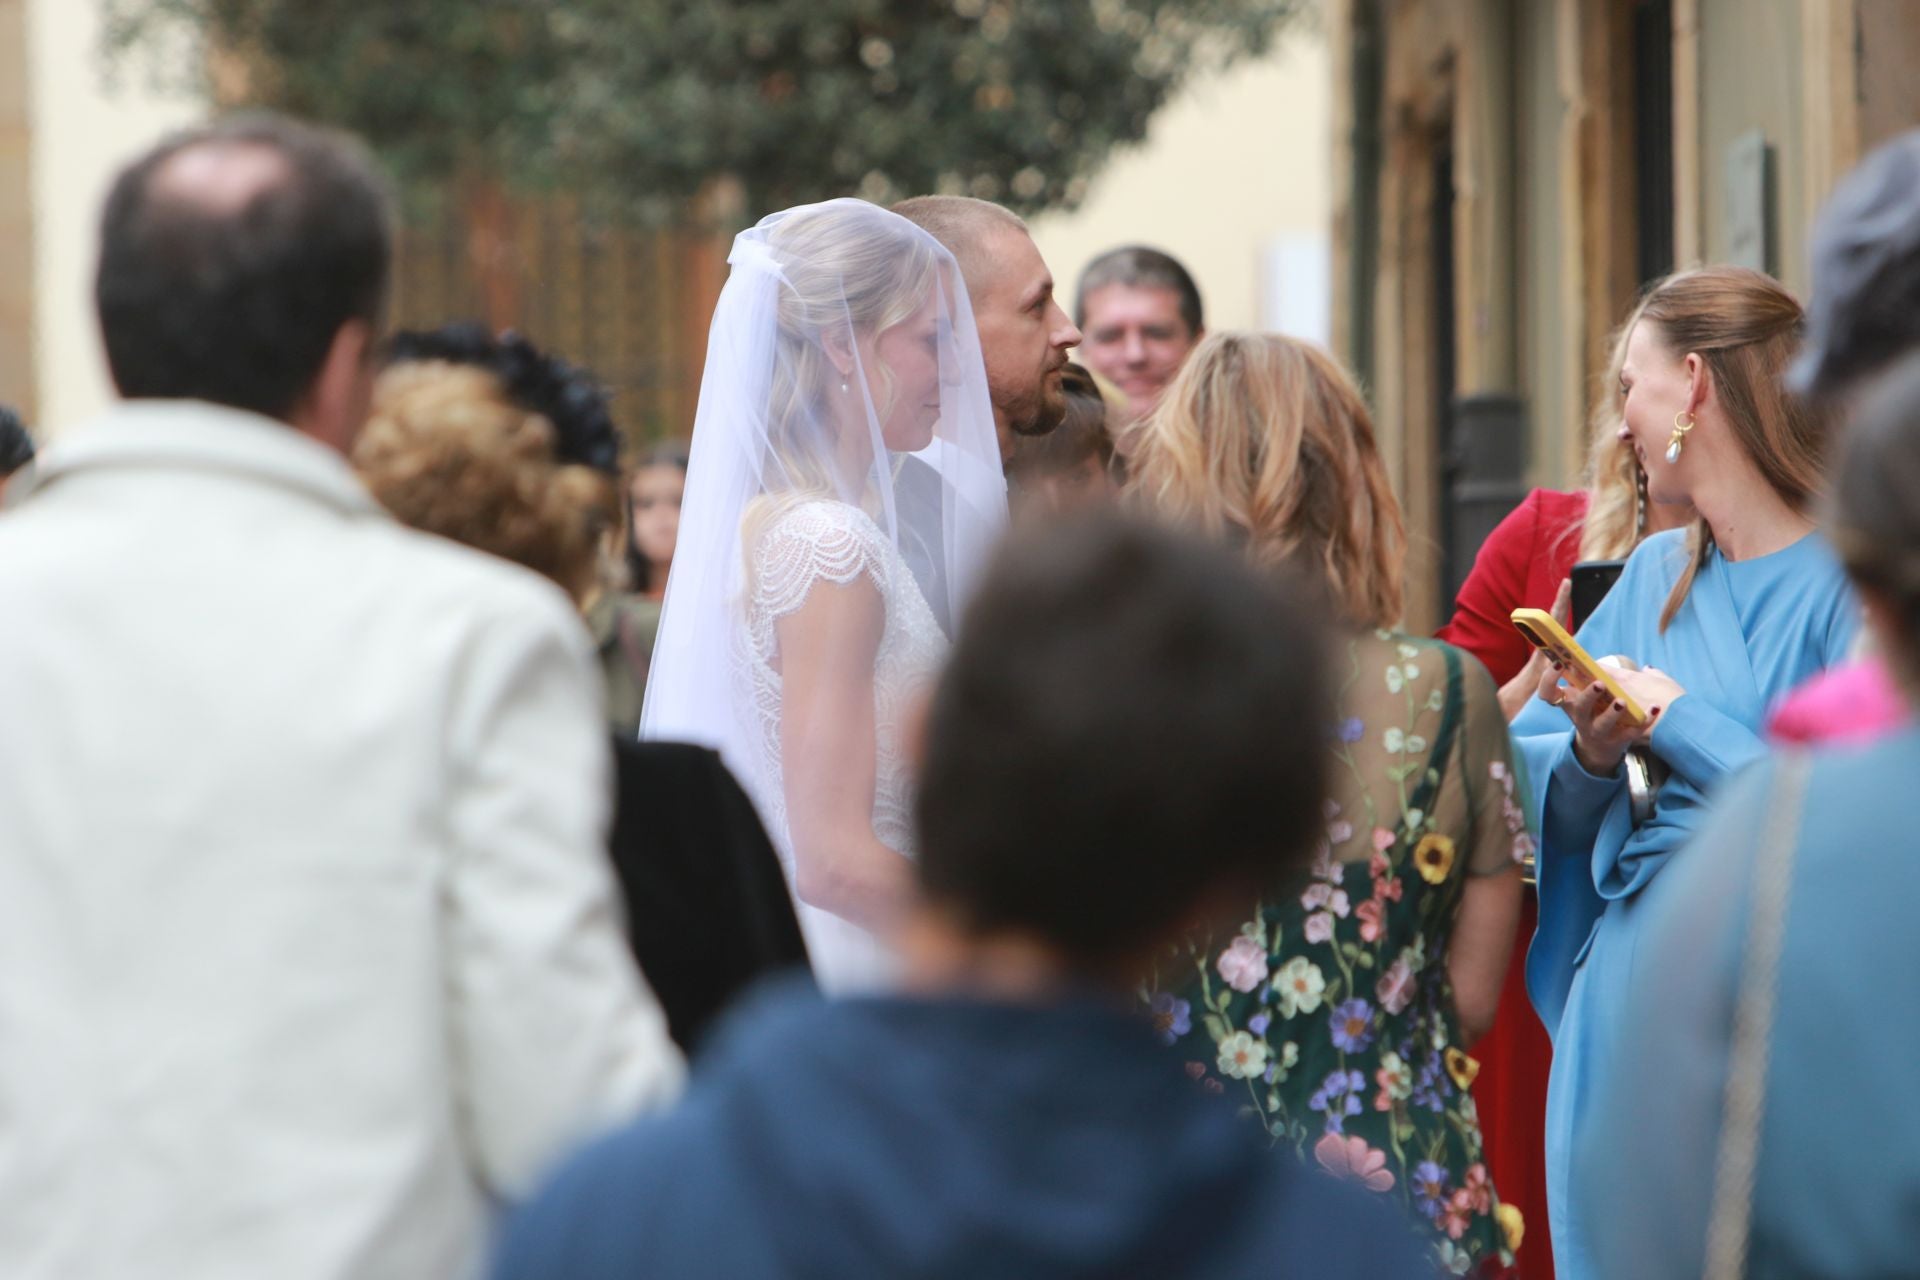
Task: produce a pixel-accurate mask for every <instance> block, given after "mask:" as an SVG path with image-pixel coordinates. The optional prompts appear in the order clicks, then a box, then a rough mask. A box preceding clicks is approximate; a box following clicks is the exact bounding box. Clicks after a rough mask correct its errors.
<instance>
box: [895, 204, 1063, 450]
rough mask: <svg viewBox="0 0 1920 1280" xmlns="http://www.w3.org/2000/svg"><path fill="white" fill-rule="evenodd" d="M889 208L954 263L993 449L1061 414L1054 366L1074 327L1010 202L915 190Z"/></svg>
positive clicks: (1040, 430) (1046, 426) (1036, 431)
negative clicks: (988, 409)
mask: <svg viewBox="0 0 1920 1280" xmlns="http://www.w3.org/2000/svg"><path fill="white" fill-rule="evenodd" d="M893 211H894V212H895V213H897V214H899V215H900V216H901V217H903V218H905V219H907V220H908V221H909V222H913V223H916V224H917V225H919V226H920V227H921V228H922V229H923V230H925V231H926V232H927V234H928V235H931V236H932V237H933V238H934V239H935V240H938V241H939V242H940V243H941V244H943V245H945V246H946V247H947V250H948V252H950V253H952V254H953V256H954V260H955V261H957V262H958V263H959V264H960V274H961V276H962V277H964V278H965V280H966V282H967V298H968V300H969V302H970V303H971V304H972V307H973V319H974V324H975V326H976V327H977V328H978V329H979V331H980V354H981V356H982V358H983V359H984V360H985V362H986V366H987V390H988V392H989V393H990V394H991V395H992V397H993V416H994V424H995V426H996V427H998V428H999V432H1000V455H1001V458H1002V459H1003V460H1005V459H1007V458H1010V457H1012V456H1013V438H1014V437H1015V436H1037V435H1045V434H1046V433H1047V432H1049V431H1051V430H1053V429H1054V428H1055V427H1056V426H1058V425H1059V424H1060V419H1061V418H1062V417H1063V416H1064V415H1065V414H1066V411H1067V401H1066V393H1065V392H1064V391H1063V390H1061V382H1060V379H1061V372H1062V370H1064V369H1065V368H1066V365H1067V352H1068V351H1069V350H1071V349H1072V348H1073V347H1074V346H1076V345H1078V343H1079V341H1080V330H1079V329H1077V328H1075V327H1074V324H1073V321H1072V320H1070V319H1068V318H1067V313H1066V312H1065V311H1063V310H1061V309H1060V304H1059V303H1058V302H1056V301H1055V300H1054V296H1053V273H1052V272H1051V271H1049V270H1048V269H1047V264H1046V262H1045V261H1043V260H1042V259H1041V257H1040V250H1039V248H1038V247H1037V246H1036V245H1035V244H1034V243H1033V236H1032V235H1031V234H1029V233H1028V231H1027V224H1026V223H1024V222H1022V221H1021V220H1020V219H1019V217H1018V216H1016V215H1015V214H1014V213H1013V212H1012V211H1011V210H1008V209H1003V208H1001V207H1000V206H999V205H997V204H991V203H989V202H988V201H985V200H972V199H969V198H967V197H966V196H915V197H914V198H913V199H911V200H902V201H901V202H900V203H899V204H896V205H895V206H893Z"/></svg>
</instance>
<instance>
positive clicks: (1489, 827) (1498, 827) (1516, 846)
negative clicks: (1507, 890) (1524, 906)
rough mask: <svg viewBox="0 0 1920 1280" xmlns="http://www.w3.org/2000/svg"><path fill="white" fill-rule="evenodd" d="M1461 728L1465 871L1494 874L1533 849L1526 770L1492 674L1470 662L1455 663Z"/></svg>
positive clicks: (1459, 748)
mask: <svg viewBox="0 0 1920 1280" xmlns="http://www.w3.org/2000/svg"><path fill="white" fill-rule="evenodd" d="M1460 681H1461V685H1462V689H1461V698H1460V702H1461V712H1460V717H1461V718H1460V728H1459V730H1458V736H1457V737H1456V738H1455V757H1456V765H1457V769H1456V772H1457V774H1458V777H1459V783H1460V786H1461V788H1462V789H1463V790H1464V792H1465V803H1466V811H1467V815H1468V828H1467V829H1468V832H1469V837H1470V840H1471V845H1470V847H1469V848H1468V849H1467V850H1465V852H1466V855H1467V859H1466V862H1467V874H1468V875H1471V876H1491V875H1498V874H1499V873H1500V872H1502V871H1506V870H1509V869H1510V868H1512V867H1515V866H1518V865H1520V864H1521V863H1522V862H1524V861H1525V859H1526V858H1527V857H1528V855H1530V854H1531V853H1532V852H1533V833H1532V831H1531V830H1530V829H1529V827H1528V825H1527V814H1526V808H1527V801H1528V790H1527V783H1526V770H1525V767H1524V766H1523V765H1522V763H1521V761H1520V757H1519V756H1518V754H1517V753H1516V752H1515V751H1514V748H1513V738H1512V736H1511V735H1510V734H1508V732H1507V722H1506V717H1505V716H1504V715H1502V714H1501V712H1500V699H1499V696H1498V694H1497V692H1496V691H1495V689H1494V686H1493V679H1492V677H1491V676H1489V675H1488V674H1487V672H1486V670H1485V669H1484V668H1482V667H1480V666H1478V665H1476V664H1475V663H1472V662H1463V663H1461V664H1460Z"/></svg>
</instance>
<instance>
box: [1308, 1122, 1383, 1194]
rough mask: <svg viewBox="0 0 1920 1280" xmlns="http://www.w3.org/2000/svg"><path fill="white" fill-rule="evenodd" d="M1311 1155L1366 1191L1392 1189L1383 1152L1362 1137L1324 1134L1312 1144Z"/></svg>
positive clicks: (1332, 1171) (1331, 1171)
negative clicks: (1368, 1143)
mask: <svg viewBox="0 0 1920 1280" xmlns="http://www.w3.org/2000/svg"><path fill="white" fill-rule="evenodd" d="M1313 1158H1314V1159H1315V1160H1317V1161H1319V1162H1320V1167H1321V1168H1322V1169H1325V1170H1326V1171H1327V1172H1328V1173H1330V1174H1332V1175H1333V1176H1334V1177H1336V1178H1349V1179H1352V1180H1353V1181H1356V1182H1358V1183H1360V1184H1361V1185H1362V1186H1364V1187H1365V1188H1366V1189H1367V1190H1369V1191H1391V1190H1393V1172H1392V1170H1390V1169H1388V1168H1387V1153H1386V1152H1384V1151H1380V1150H1376V1149H1375V1148H1373V1147H1370V1146H1368V1145H1367V1142H1366V1139H1364V1138H1351V1137H1342V1136H1340V1135H1339V1134H1334V1133H1329V1134H1326V1135H1324V1136H1322V1137H1321V1139H1320V1141H1318V1142H1316V1143H1314V1144H1313Z"/></svg>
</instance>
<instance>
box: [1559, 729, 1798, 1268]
mask: <svg viewBox="0 0 1920 1280" xmlns="http://www.w3.org/2000/svg"><path fill="white" fill-rule="evenodd" d="M1774 776H1775V769H1774V767H1773V766H1772V765H1771V764H1763V765H1761V766H1759V767H1758V768H1756V769H1753V770H1750V771H1748V772H1746V773H1743V774H1742V775H1741V776H1740V777H1739V778H1738V779H1735V780H1733V781H1731V782H1730V783H1729V784H1728V785H1727V787H1726V789H1725V791H1724V793H1723V796H1722V800H1721V802H1720V804H1718V805H1717V806H1716V810H1715V812H1714V814H1713V816H1712V817H1711V818H1710V819H1709V820H1708V822H1707V824H1706V826H1704V827H1702V828H1701V829H1700V831H1699V833H1698V834H1697V835H1696V836H1695V838H1694V841H1693V842H1692V844H1691V845H1689V846H1688V848H1687V850H1686V852H1685V853H1684V854H1683V856H1681V857H1680V858H1679V859H1678V860H1677V861H1676V862H1675V864H1674V865H1673V867H1671V868H1670V869H1669V870H1668V871H1667V872H1666V873H1665V874H1666V875H1667V876H1668V877H1676V878H1674V879H1670V880H1669V881H1668V882H1667V891H1665V892H1662V893H1660V894H1658V895H1654V896H1650V897H1649V898H1647V899H1645V914H1644V915H1643V916H1642V917H1641V919H1640V926H1639V938H1638V943H1637V947H1636V960H1635V962H1634V966H1633V972H1632V975H1631V978H1630V981H1629V985H1628V987H1627V989H1626V992H1625V994H1624V996H1623V1001H1622V1006H1621V1007H1623V1008H1626V1009H1631V1010H1633V1011H1634V1016H1633V1017H1631V1018H1626V1019H1623V1020H1622V1021H1621V1023H1620V1024H1619V1038H1618V1040H1617V1041H1616V1043H1615V1046H1614V1054H1615V1056H1614V1060H1613V1063H1612V1066H1611V1067H1610V1069H1609V1070H1608V1071H1607V1072H1605V1073H1604V1075H1603V1076H1602V1077H1601V1078H1600V1079H1599V1080H1598V1081H1597V1083H1596V1087H1595V1092H1594V1094H1593V1099H1592V1103H1591V1105H1590V1106H1589V1107H1588V1108H1587V1109H1586V1112H1585V1114H1584V1116H1583V1118H1582V1119H1581V1120H1580V1121H1579V1123H1578V1125H1577V1127H1576V1129H1575V1131H1574V1134H1573V1143H1572V1146H1573V1151H1574V1158H1573V1160H1572V1161H1571V1166H1570V1175H1569V1182H1568V1195H1569V1196H1570V1197H1576V1198H1578V1199H1579V1200H1580V1201H1581V1202H1582V1203H1584V1204H1587V1205H1590V1206H1592V1208H1591V1214H1592V1218H1593V1221H1595V1222H1614V1223H1625V1222H1630V1223H1633V1224H1634V1226H1633V1229H1632V1230H1631V1231H1600V1232H1596V1233H1595V1235H1594V1239H1593V1246H1594V1253H1595V1256H1596V1261H1597V1262H1598V1263H1599V1264H1600V1268H1599V1272H1598V1274H1602V1275H1609V1276H1633V1277H1635V1280H1687V1278H1695V1277H1698V1276H1700V1275H1701V1274H1702V1269H1703V1267H1704V1265H1705V1261H1706V1259H1705V1249H1704V1246H1705V1242H1706V1235H1707V1231H1706V1227H1707V1222H1708V1219H1709V1218H1710V1217H1711V1214H1712V1194H1713V1178H1712V1176H1711V1175H1712V1170H1713V1164H1714V1159H1715V1156H1716V1155H1717V1153H1718V1151H1719V1146H1720V1120H1721V1113H1722V1108H1723V1103H1724V1097H1725V1089H1726V1078H1727V1071H1728V1067H1729V1046H1730V1043H1731V1037H1732V1024H1733V1008H1734V1002H1735V999H1736V996H1737V992H1738V988H1739V975H1740V973H1741V971H1742V962H1743V951H1744V946H1745V939H1746V928H1747V921H1748V915H1749V912H1750V910H1751V900H1752V898H1751V894H1752V885H1751V877H1750V874H1749V871H1750V868H1751V866H1752V860H1753V850H1754V848H1755V846H1756V845H1757V843H1758V842H1759V840H1760V837H1761V834H1762V831H1763V829H1764V825H1765V823H1766V821H1767V817H1768V804H1767V797H1768V795H1769V794H1770V792H1771V789H1772V786H1773V782H1774ZM1781 977H1782V979H1783V980H1785V979H1787V978H1788V977H1789V975H1788V974H1786V973H1784V972H1783V973H1782V974H1781Z"/></svg>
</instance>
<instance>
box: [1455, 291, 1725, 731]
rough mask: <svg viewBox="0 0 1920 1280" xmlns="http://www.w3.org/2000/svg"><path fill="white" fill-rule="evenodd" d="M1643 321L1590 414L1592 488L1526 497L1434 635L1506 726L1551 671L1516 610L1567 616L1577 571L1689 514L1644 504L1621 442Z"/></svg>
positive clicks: (1635, 468) (1642, 480) (1622, 341)
mask: <svg viewBox="0 0 1920 1280" xmlns="http://www.w3.org/2000/svg"><path fill="white" fill-rule="evenodd" d="M1638 318H1639V308H1638V306H1636V307H1635V309H1634V311H1633V313H1632V314H1630V315H1629V316H1628V317H1627V320H1626V322H1625V323H1624V324H1622V325H1621V326H1620V328H1619V329H1618V330H1617V331H1616V332H1615V333H1614V336H1613V344H1612V349H1611V353H1610V355H1609V358H1608V361H1607V368H1606V371H1605V374H1604V375H1603V376H1602V378H1601V380H1600V388H1599V394H1598V395H1597V396H1596V397H1595V399H1594V404H1593V410H1592V414H1591V428H1590V439H1591V441H1592V443H1591V445H1590V446H1589V451H1588V457H1587V484H1586V487H1585V488H1583V489H1576V490H1572V491H1561V490H1555V489H1534V490H1532V491H1530V492H1529V493H1528V494H1527V496H1526V498H1525V499H1524V500H1523V501H1522V502H1521V503H1520V505H1519V506H1518V507H1516V508H1515V509H1514V510H1513V511H1512V512H1511V513H1509V514H1508V515H1507V517H1506V518H1505V519H1504V520H1502V521H1501V522H1500V523H1499V524H1498V525H1496V526H1495V527H1494V530H1493V532H1492V533H1490V534H1488V535H1487V540H1486V541H1485V542H1484V543H1482V544H1481V546H1480V550H1479V552H1478V553H1477V554H1475V556H1474V558H1473V568H1472V570H1470V571H1469V572H1468V574H1467V578H1466V581H1465V582H1463V583H1462V584H1461V585H1460V594H1459V595H1458V596H1457V597H1456V598H1455V600H1454V605H1453V616H1452V617H1451V618H1449V619H1448V620H1447V623H1446V625H1445V626H1443V627H1441V628H1440V630H1439V632H1438V633H1437V634H1438V635H1439V637H1440V639H1442V640H1445V641H1446V642H1447V643H1448V644H1454V645H1458V646H1459V647H1461V648H1462V649H1465V650H1466V651H1467V652H1468V653H1471V654H1472V655H1473V656H1474V657H1476V658H1478V659H1480V661H1481V662H1482V663H1483V664H1485V666H1486V668H1487V670H1488V672H1490V673H1491V674H1492V676H1493V678H1494V681H1495V683H1497V684H1498V685H1499V686H1500V707H1501V710H1502V711H1504V712H1505V713H1506V716H1507V719H1509V720H1511V719H1513V718H1514V717H1515V716H1517V715H1519V714H1520V712H1521V710H1522V709H1524V708H1525V707H1526V705H1527V703H1528V701H1529V700H1531V699H1532V697H1533V695H1534V691H1535V690H1537V689H1538V688H1539V687H1540V677H1541V675H1542V674H1543V673H1544V672H1545V670H1546V663H1547V659H1546V657H1545V655H1543V654H1542V653H1541V652H1540V651H1539V650H1537V649H1535V648H1534V647H1533V646H1532V645H1531V644H1528V643H1527V639H1526V637H1525V636H1523V635H1521V634H1520V631H1519V629H1518V628H1516V627H1515V626H1514V625H1513V611H1514V610H1515V609H1519V608H1533V609H1547V610H1549V611H1552V612H1559V613H1562V614H1564V612H1565V605H1566V602H1565V601H1563V600H1562V599H1561V592H1562V590H1563V588H1564V587H1565V586H1566V585H1567V580H1568V575H1569V573H1570V572H1571V571H1572V569H1573V566H1574V565H1575V564H1578V563H1580V562H1581V561H1583V560H1624V559H1626V558H1627V557H1628V556H1629V555H1631V554H1632V552H1633V549H1634V548H1635V547H1637V546H1639V545H1640V543H1641V541H1642V540H1643V539H1645V538H1646V536H1647V535H1648V534H1650V533H1659V532H1661V531H1663V530H1666V529H1679V528H1683V527H1684V526H1685V525H1686V523H1687V521H1688V520H1689V519H1690V518H1691V517H1692V514H1693V513H1692V512H1691V511H1690V510H1688V509H1687V508H1686V507H1685V506H1684V505H1672V504H1664V505H1663V504H1660V503H1655V502H1650V501H1649V500H1648V499H1647V475H1646V472H1645V470H1643V469H1642V467H1641V465H1640V460H1639V459H1638V458H1637V457H1636V456H1635V455H1634V451H1633V449H1632V447H1631V446H1630V445H1629V444H1628V443H1627V442H1626V441H1624V440H1622V439H1621V436H1620V370H1621V367H1622V366H1623V365H1624V364H1625V363H1626V358H1627V338H1628V336H1629V335H1630V334H1631V333H1632V332H1633V327H1634V322H1635V321H1636V320H1637V319H1638ZM1566 621H1567V619H1566V618H1565V617H1564V616H1562V618H1561V622H1562V624H1563V625H1564V624H1565V622H1566Z"/></svg>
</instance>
